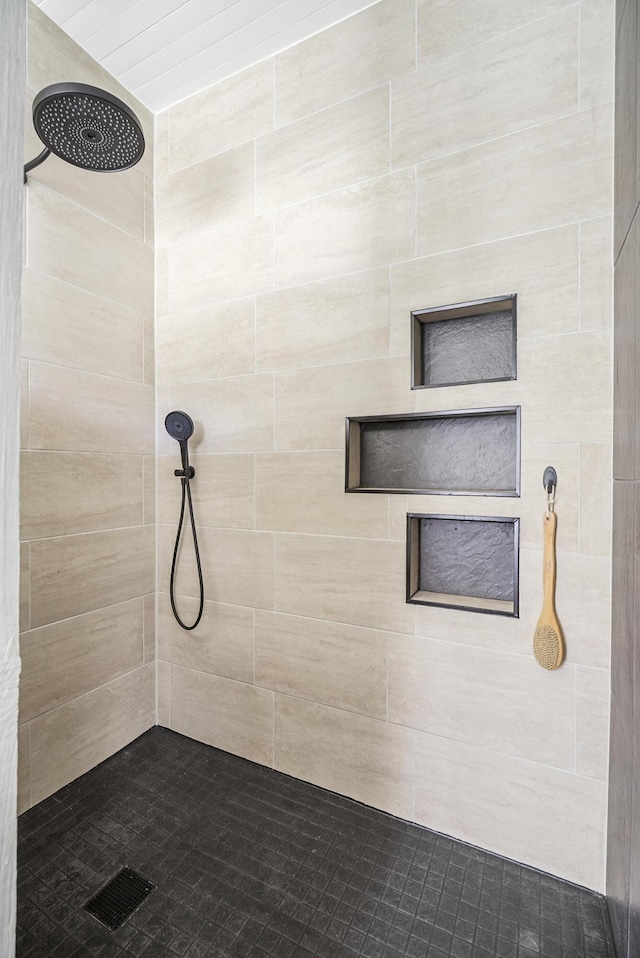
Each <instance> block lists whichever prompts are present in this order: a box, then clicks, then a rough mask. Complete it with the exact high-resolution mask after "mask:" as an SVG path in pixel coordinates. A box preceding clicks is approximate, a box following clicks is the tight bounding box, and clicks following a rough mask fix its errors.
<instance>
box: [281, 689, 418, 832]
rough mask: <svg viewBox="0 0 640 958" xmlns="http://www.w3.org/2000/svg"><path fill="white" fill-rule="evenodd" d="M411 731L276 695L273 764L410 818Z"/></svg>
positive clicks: (361, 800)
mask: <svg viewBox="0 0 640 958" xmlns="http://www.w3.org/2000/svg"><path fill="white" fill-rule="evenodd" d="M413 735H414V733H413V732H412V731H411V729H407V728H401V727H400V726H397V725H390V724H388V723H386V722H379V721H377V720H376V719H372V718H369V717H368V716H364V715H356V714H354V713H353V712H345V711H342V710H339V709H334V708H327V707H326V706H324V705H316V704H315V703H312V702H305V701H303V700H302V699H295V698H290V697H289V696H286V695H279V694H276V696H275V729H274V767H275V768H277V769H278V770H279V771H281V772H284V773H285V774H287V775H295V776H296V778H301V779H303V781H305V782H312V783H313V784H314V785H320V786H321V787H322V788H329V789H331V790H332V791H334V792H339V793H340V794H342V795H348V796H349V797H350V798H355V799H356V801H359V802H364V803H365V804H366V805H373V806H374V807H375V808H382V809H384V810H385V811H388V812H391V813H392V814H393V815H401V816H402V817H403V818H409V819H411V818H412V817H413V775H414V770H413V754H412V752H413Z"/></svg>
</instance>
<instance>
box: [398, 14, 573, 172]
mask: <svg viewBox="0 0 640 958" xmlns="http://www.w3.org/2000/svg"><path fill="white" fill-rule="evenodd" d="M578 17H579V14H578V10H577V8H576V7H575V6H573V7H570V8H569V9H567V10H563V11H561V12H560V13H558V14H557V15H556V16H555V17H547V18H545V19H543V20H537V21H535V22H534V23H531V24H528V25H527V26H524V27H522V28H521V29H519V30H515V31H512V32H510V33H507V34H506V35H503V36H501V37H498V38H496V39H493V40H490V41H488V42H486V43H482V44H478V45H476V46H473V47H471V48H470V49H467V50H464V51H461V52H460V53H457V54H454V55H453V56H450V57H448V58H447V59H445V60H440V61H439V62H435V63H434V62H430V63H429V64H428V65H427V66H426V67H423V68H422V69H420V70H417V71H414V72H412V73H409V74H407V75H405V76H404V77H402V78H401V79H399V80H395V81H394V82H393V84H392V87H391V95H392V128H391V136H392V153H391V157H392V164H393V166H395V167H400V166H409V165H411V164H413V163H420V162H422V161H423V160H429V159H433V158H434V157H437V156H443V155H445V154H447V153H454V152H456V151H457V150H463V149H467V148H468V147H470V146H473V145H474V144H476V143H482V142H483V141H484V140H492V139H495V138H496V137H499V136H504V135H505V134H506V133H513V132H515V131H516V130H525V129H527V128H528V127H531V126H535V125H536V124H538V123H547V122H549V120H551V119H553V118H554V117H561V116H565V115H566V114H567V113H571V112H573V111H575V110H576V109H577V108H578V82H577V81H578ZM425 113H426V114H427V115H428V117H429V122H428V123H424V122H422V118H423V116H424V115H425Z"/></svg>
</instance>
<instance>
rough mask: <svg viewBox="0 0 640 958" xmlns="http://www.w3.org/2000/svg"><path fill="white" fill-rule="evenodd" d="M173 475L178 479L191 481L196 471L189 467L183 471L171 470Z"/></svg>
mask: <svg viewBox="0 0 640 958" xmlns="http://www.w3.org/2000/svg"><path fill="white" fill-rule="evenodd" d="M173 474H174V476H176V477H177V478H178V479H193V477H194V476H195V474H196V471H195V469H194V468H193V466H189V467H188V468H187V469H186V470H185V469H174V470H173Z"/></svg>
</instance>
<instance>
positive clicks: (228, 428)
mask: <svg viewBox="0 0 640 958" xmlns="http://www.w3.org/2000/svg"><path fill="white" fill-rule="evenodd" d="M170 397H171V400H170V401H171V406H170V408H168V409H165V408H164V405H163V404H161V403H160V402H159V403H158V420H159V421H160V420H162V421H163V422H164V417H165V415H166V414H167V413H168V412H170V411H171V409H176V408H177V409H184V410H185V411H186V412H188V413H189V415H190V416H191V418H192V419H193V420H194V423H196V430H195V431H194V441H193V442H192V448H193V450H194V451H195V452H196V453H197V454H198V455H203V454H204V453H232V452H234V453H235V452H265V451H270V450H271V449H273V376H272V375H271V374H270V373H264V374H262V375H258V376H234V377H231V378H229V379H216V380H212V381H211V382H193V383H183V384H178V385H175V386H172V387H171V390H170ZM163 432H164V429H163ZM175 450H176V443H175V442H174V441H173V440H172V439H170V438H169V437H167V436H166V433H165V436H164V437H163V445H159V447H158V452H159V453H167V452H169V451H171V452H172V453H173V454H174V455H176V451H175Z"/></svg>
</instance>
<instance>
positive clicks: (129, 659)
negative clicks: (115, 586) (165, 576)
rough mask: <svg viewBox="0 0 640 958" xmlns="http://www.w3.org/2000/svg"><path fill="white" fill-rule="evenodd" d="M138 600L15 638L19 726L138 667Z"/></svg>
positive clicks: (140, 610)
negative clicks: (19, 676)
mask: <svg viewBox="0 0 640 958" xmlns="http://www.w3.org/2000/svg"><path fill="white" fill-rule="evenodd" d="M142 616H143V600H142V598H137V599H132V600H130V601H129V602H123V603H122V604H120V605H112V606H109V607H108V608H106V609H99V610H98V611H96V612H88V613H86V614H85V615H79V616H77V617H76V618H73V619H66V620H65V621H64V622H56V623H55V624H53V625H47V626H44V628H41V629H34V630H33V631H32V632H26V633H24V634H23V635H21V636H20V655H21V657H22V681H21V683H20V721H21V722H26V721H29V720H30V719H32V718H35V717H36V716H37V715H41V714H43V713H44V712H49V711H50V710H51V709H55V708H58V706H60V705H64V703H65V702H69V701H70V700H71V699H75V698H77V697H78V696H79V695H83V694H84V693H85V692H90V691H91V689H94V688H97V687H98V686H99V685H105V684H106V683H107V682H111V681H112V680H113V679H115V678H118V676H120V675H123V674H124V673H126V672H132V671H133V670H134V669H138V668H140V666H141V665H142V664H143V663H142V659H143V645H142V632H143V621H142Z"/></svg>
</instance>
